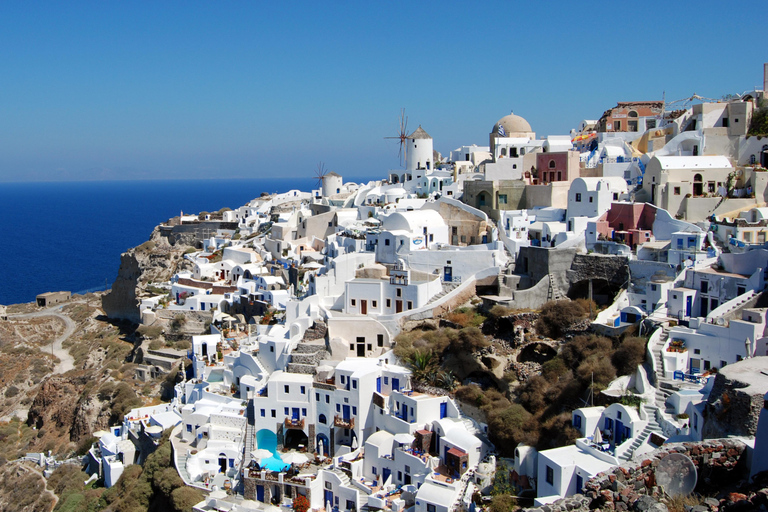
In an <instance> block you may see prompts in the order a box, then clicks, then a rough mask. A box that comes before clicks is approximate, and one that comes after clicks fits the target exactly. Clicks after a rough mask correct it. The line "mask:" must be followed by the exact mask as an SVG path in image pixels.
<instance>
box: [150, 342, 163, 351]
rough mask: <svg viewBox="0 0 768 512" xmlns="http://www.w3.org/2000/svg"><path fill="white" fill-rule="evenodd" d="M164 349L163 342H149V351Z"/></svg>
mask: <svg viewBox="0 0 768 512" xmlns="http://www.w3.org/2000/svg"><path fill="white" fill-rule="evenodd" d="M161 348H163V342H162V341H160V340H152V341H150V342H149V350H159V349H161Z"/></svg>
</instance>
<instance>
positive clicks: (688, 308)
mask: <svg viewBox="0 0 768 512" xmlns="http://www.w3.org/2000/svg"><path fill="white" fill-rule="evenodd" d="M692 301H693V297H691V296H690V295H689V296H687V297H686V298H685V316H691V303H692Z"/></svg>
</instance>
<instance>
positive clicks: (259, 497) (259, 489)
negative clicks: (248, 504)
mask: <svg viewBox="0 0 768 512" xmlns="http://www.w3.org/2000/svg"><path fill="white" fill-rule="evenodd" d="M256 501H260V502H262V503H264V486H263V485H257V486H256Z"/></svg>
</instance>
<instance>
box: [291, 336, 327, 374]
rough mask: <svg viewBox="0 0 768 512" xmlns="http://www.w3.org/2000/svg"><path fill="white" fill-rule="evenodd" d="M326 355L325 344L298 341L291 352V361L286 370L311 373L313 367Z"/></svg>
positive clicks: (313, 369)
mask: <svg viewBox="0 0 768 512" xmlns="http://www.w3.org/2000/svg"><path fill="white" fill-rule="evenodd" d="M327 357H328V351H327V350H325V344H322V345H317V344H314V343H299V344H298V345H296V348H294V349H293V351H292V352H291V361H290V362H289V363H288V366H287V368H286V371H287V372H289V373H303V374H308V375H312V374H313V373H314V371H315V367H316V366H317V365H318V364H319V363H320V361H321V360H323V359H325V358H327Z"/></svg>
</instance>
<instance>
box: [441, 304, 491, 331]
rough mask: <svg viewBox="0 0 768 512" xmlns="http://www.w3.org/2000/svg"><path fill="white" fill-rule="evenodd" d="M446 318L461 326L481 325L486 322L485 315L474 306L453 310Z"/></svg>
mask: <svg viewBox="0 0 768 512" xmlns="http://www.w3.org/2000/svg"><path fill="white" fill-rule="evenodd" d="M445 318H446V319H447V320H448V321H450V322H453V323H454V324H456V325H458V326H460V327H480V326H481V325H483V322H485V317H484V316H483V315H481V314H480V313H478V312H477V311H476V310H475V309H474V308H458V309H455V310H454V311H451V312H450V313H448V314H447V315H445Z"/></svg>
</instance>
